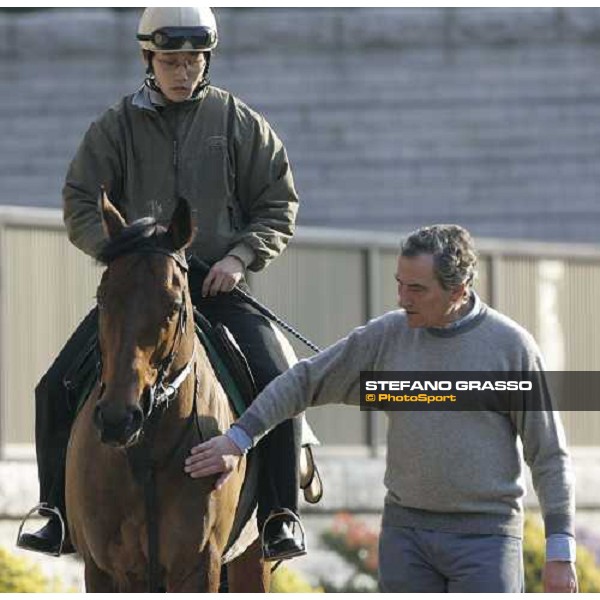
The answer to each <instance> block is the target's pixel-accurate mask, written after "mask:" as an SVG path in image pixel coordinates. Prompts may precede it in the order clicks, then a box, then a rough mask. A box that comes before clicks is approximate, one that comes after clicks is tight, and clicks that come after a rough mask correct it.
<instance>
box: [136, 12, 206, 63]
mask: <svg viewBox="0 0 600 600" xmlns="http://www.w3.org/2000/svg"><path fill="white" fill-rule="evenodd" d="M137 39H138V41H139V42H140V46H141V47H142V49H143V50H150V51H151V52H207V51H210V50H213V49H214V48H215V47H216V46H217V42H218V36H217V22H216V21H215V16H214V14H213V12H212V10H211V9H210V8H209V7H208V6H198V7H192V6H184V7H174V6H170V7H167V8H158V7H154V6H152V7H150V8H146V9H145V10H144V13H143V14H142V18H141V19H140V24H139V26H138V32H137Z"/></svg>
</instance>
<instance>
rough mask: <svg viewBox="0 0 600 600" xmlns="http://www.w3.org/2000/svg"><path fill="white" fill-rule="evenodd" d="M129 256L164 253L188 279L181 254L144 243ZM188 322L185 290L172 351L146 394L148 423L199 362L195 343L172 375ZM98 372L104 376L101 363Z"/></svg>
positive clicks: (186, 268)
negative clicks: (181, 364) (180, 366)
mask: <svg viewBox="0 0 600 600" xmlns="http://www.w3.org/2000/svg"><path fill="white" fill-rule="evenodd" d="M129 254H163V255H165V256H168V257H170V258H172V259H173V260H174V261H175V263H176V264H177V266H178V267H179V268H180V269H181V271H182V272H183V274H184V275H185V276H186V277H187V273H188V271H189V266H188V263H187V260H186V258H185V256H184V255H183V254H180V253H179V252H176V251H172V250H169V249H167V248H162V247H160V246H157V245H155V244H142V245H140V246H138V247H136V248H134V249H132V250H131V251H130V252H129ZM188 319H189V315H188V307H187V297H186V293H185V291H184V293H183V298H182V303H181V308H180V309H179V316H178V318H177V326H176V330H175V336H174V338H173V344H172V346H171V350H170V351H169V353H168V354H167V356H166V357H165V358H164V359H163V360H162V361H161V362H160V364H159V365H158V375H157V377H156V381H155V382H154V384H153V385H152V386H151V387H150V389H149V391H148V394H147V401H146V402H144V403H143V406H142V412H143V415H144V422H147V421H148V419H149V418H150V416H151V415H153V414H156V412H157V411H158V412H160V410H162V409H164V408H168V406H169V403H170V402H171V400H173V399H174V398H175V397H176V395H177V393H178V391H179V388H180V387H181V385H182V384H183V382H184V381H185V380H186V379H187V378H188V377H189V375H190V374H191V373H192V371H193V369H194V364H195V360H196V344H194V350H193V352H192V356H191V357H190V359H189V360H188V361H187V363H186V365H185V366H184V367H183V368H182V369H181V370H180V371H179V372H178V373H171V368H172V366H173V363H174V361H175V358H176V357H177V354H178V353H179V350H180V346H181V338H182V335H183V333H184V332H185V329H186V327H187V323H188ZM100 356H101V352H100ZM99 371H100V375H101V372H102V365H101V364H99ZM101 380H102V379H101V377H100V381H101Z"/></svg>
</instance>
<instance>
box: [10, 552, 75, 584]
mask: <svg viewBox="0 0 600 600" xmlns="http://www.w3.org/2000/svg"><path fill="white" fill-rule="evenodd" d="M65 591H67V590H65V588H64V587H63V586H62V585H61V584H60V582H59V581H58V580H57V579H49V578H48V577H46V576H45V575H44V574H43V573H42V571H41V569H40V568H39V567H38V566H37V565H35V564H34V563H32V562H31V561H29V560H27V559H25V558H20V557H16V556H15V555H14V554H11V553H10V552H9V551H8V550H6V549H5V548H1V547H0V593H5V594H6V593H13V594H16V593H29V594H32V593H56V592H65Z"/></svg>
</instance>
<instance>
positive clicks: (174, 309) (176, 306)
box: [169, 300, 183, 318]
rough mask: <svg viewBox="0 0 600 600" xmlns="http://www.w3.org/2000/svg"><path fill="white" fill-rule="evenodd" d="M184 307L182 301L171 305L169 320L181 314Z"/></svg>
mask: <svg viewBox="0 0 600 600" xmlns="http://www.w3.org/2000/svg"><path fill="white" fill-rule="evenodd" d="M182 306H183V302H182V301H181V300H177V301H176V302H173V304H171V310H170V311H169V318H172V317H174V316H175V315H177V314H179V311H180V310H181V307H182Z"/></svg>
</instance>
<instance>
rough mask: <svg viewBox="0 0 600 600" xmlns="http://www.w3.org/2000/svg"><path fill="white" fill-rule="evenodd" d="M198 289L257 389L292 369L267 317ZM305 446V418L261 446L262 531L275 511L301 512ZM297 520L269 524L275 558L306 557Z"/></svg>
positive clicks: (201, 306)
mask: <svg viewBox="0 0 600 600" xmlns="http://www.w3.org/2000/svg"><path fill="white" fill-rule="evenodd" d="M192 281H193V280H192ZM196 291H197V290H196V289H195V286H194V287H192V299H193V300H194V301H195V305H196V307H197V308H198V310H200V312H201V313H202V314H203V315H204V316H205V317H206V318H207V319H208V320H209V321H211V322H212V323H217V322H221V323H223V324H224V325H225V326H226V327H227V328H228V329H229V330H230V331H231V333H232V334H233V336H234V337H235V339H236V341H237V343H238V344H239V346H240V348H241V349H242V351H243V352H244V354H245V356H246V358H247V360H248V363H249V365H250V369H251V371H252V373H253V375H254V378H255V382H256V386H257V389H258V391H261V390H262V389H263V388H264V387H266V385H268V384H269V383H270V381H272V380H273V379H274V378H275V377H277V376H278V375H279V374H280V373H282V372H283V371H285V370H286V369H287V368H288V367H289V361H288V357H286V356H285V353H284V351H283V348H282V346H281V344H280V342H279V340H278V339H277V336H276V334H275V331H274V329H273V327H272V326H271V324H270V322H269V321H268V320H267V319H266V318H265V317H264V316H262V315H260V314H259V313H258V312H257V311H256V310H255V309H254V308H252V307H250V306H249V305H248V304H246V303H245V302H243V301H242V300H238V299H237V298H235V297H233V296H231V295H226V294H220V295H219V296H217V297H215V298H205V299H202V298H198V297H197V296H198V294H197V293H195V292H196ZM300 442H301V419H300V418H296V419H291V420H289V421H285V422H284V423H281V424H280V425H279V426H277V427H276V428H275V429H273V430H272V431H271V432H270V433H269V434H268V435H267V436H265V437H264V438H263V439H262V440H261V441H260V443H259V445H258V449H259V452H260V460H261V465H263V467H261V469H260V485H259V506H258V520H259V526H260V527H261V528H262V525H263V523H264V522H265V520H266V519H267V517H268V516H269V515H270V514H271V513H272V512H273V511H279V510H280V509H287V510H288V511H291V513H292V514H293V515H297V514H298V488H299V479H298V478H299V475H298V467H299V456H300ZM296 518H297V516H296V517H291V516H290V517H285V516H284V517H282V519H281V521H280V522H278V521H277V520H275V521H273V523H272V524H271V525H269V526H268V530H267V532H268V534H269V535H268V536H267V537H268V538H271V542H270V543H269V544H268V545H269V548H267V549H266V550H267V553H268V554H269V555H271V556H272V557H273V558H274V559H276V558H278V557H292V556H297V555H300V554H303V553H304V547H303V546H302V544H301V543H300V542H299V541H298V540H296V539H295V538H294V536H293V534H292V532H291V531H290V530H289V528H288V525H293V521H294V520H295V519H296ZM267 542H269V540H267Z"/></svg>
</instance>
